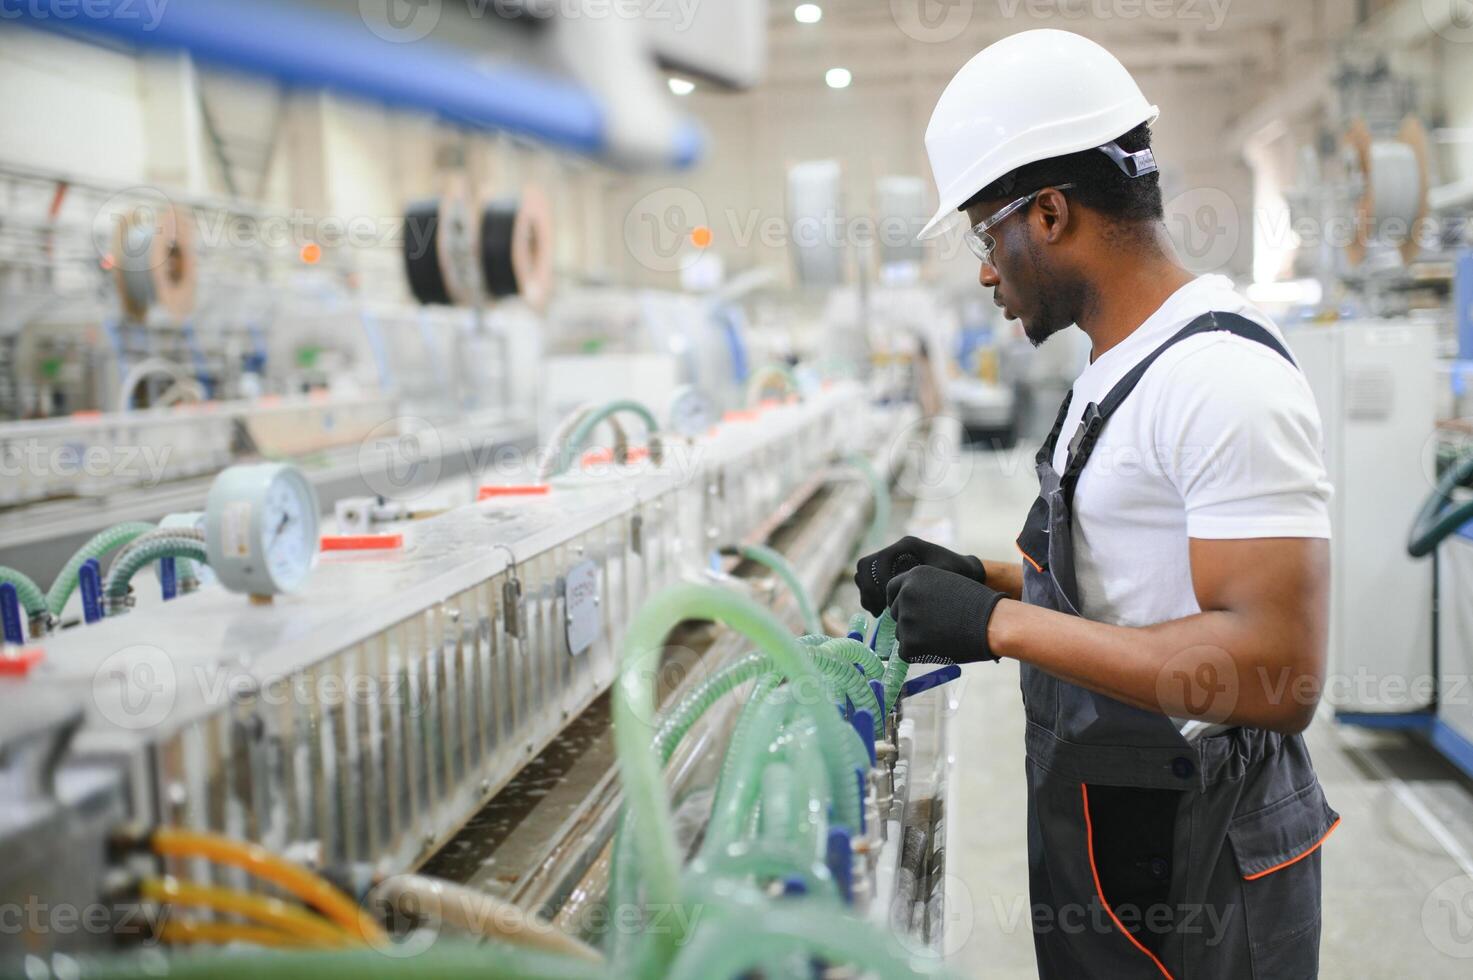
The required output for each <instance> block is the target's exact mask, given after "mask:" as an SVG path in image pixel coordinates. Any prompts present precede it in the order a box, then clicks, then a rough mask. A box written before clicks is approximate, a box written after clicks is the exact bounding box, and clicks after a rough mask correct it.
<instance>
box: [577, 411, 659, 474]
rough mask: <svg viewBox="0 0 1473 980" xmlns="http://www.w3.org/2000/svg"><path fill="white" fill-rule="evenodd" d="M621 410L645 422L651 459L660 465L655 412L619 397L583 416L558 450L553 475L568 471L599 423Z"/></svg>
mask: <svg viewBox="0 0 1473 980" xmlns="http://www.w3.org/2000/svg"><path fill="white" fill-rule="evenodd" d="M620 412H630V413H633V414H634V415H638V416H639V418H640V420H641V421H643V422H644V425H645V431H646V432H648V433H649V440H650V460H651V461H652V462H654V464H655V465H656V466H658V465H659V464H660V457H661V447H660V441H659V436H658V433H659V431H660V423H659V421H658V420H657V419H656V418H655V413H653V412H651V411H650V410H649V409H648V408H646V407H645V406H644V405H642V404H641V403H639V402H637V401H632V400H629V399H618V400H615V401H611V402H609V403H608V404H607V405H605V406H604V407H603V408H600V409H599V410H598V411H596V412H591V413H589V414H588V415H586V416H584V417H583V419H582V421H580V422H579V423H578V425H577V427H575V428H574V429H573V434H572V435H571V436H569V437H568V441H567V442H566V443H565V444H564V445H563V446H562V448H561V449H560V450H559V451H558V455H557V460H556V462H555V463H554V465H553V468H552V473H551V475H552V476H558V475H559V474H562V473H564V472H566V471H567V469H568V467H570V466H572V465H573V461H574V460H575V459H577V458H578V452H579V450H581V449H582V448H583V447H584V445H585V444H587V442H588V438H589V437H590V436H592V435H593V430H594V429H596V428H598V425H599V423H600V422H602V421H603V420H604V419H606V418H608V417H609V416H611V415H614V414H617V413H620Z"/></svg>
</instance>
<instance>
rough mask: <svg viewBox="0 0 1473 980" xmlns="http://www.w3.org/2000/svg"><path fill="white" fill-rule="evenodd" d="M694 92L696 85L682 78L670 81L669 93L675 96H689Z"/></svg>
mask: <svg viewBox="0 0 1473 980" xmlns="http://www.w3.org/2000/svg"><path fill="white" fill-rule="evenodd" d="M695 90H696V83H695V82H692V81H690V80H688V79H684V78H672V79H670V91H672V92H674V93H675V94H676V95H690V94H691V93H692V92H694V91H695Z"/></svg>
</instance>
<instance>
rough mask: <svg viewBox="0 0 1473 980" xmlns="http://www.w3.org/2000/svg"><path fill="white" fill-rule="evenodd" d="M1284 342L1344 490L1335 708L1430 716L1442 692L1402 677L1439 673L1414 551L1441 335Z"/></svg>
mask: <svg viewBox="0 0 1473 980" xmlns="http://www.w3.org/2000/svg"><path fill="white" fill-rule="evenodd" d="M1284 334H1285V338H1286V339H1287V340H1288V342H1289V346H1290V348H1291V350H1292V351H1293V353H1294V357H1295V359H1296V360H1297V361H1298V362H1299V366H1300V368H1301V369H1302V370H1303V372H1304V375H1305V377H1306V379H1307V380H1308V381H1309V384H1310V387H1311V389H1312V390H1313V391H1314V395H1315V401H1316V403H1317V404H1318V405H1319V410H1320V422H1321V425H1322V427H1323V428H1322V431H1323V433H1324V439H1325V447H1324V449H1325V462H1326V465H1327V468H1328V470H1329V475H1330V482H1331V483H1332V484H1333V486H1334V488H1335V494H1334V497H1333V498H1332V500H1331V504H1330V517H1331V525H1332V528H1333V533H1334V547H1333V549H1332V567H1331V593H1330V610H1331V615H1330V623H1331V627H1330V650H1331V660H1330V684H1329V686H1328V687H1327V689H1326V691H1325V695H1326V699H1327V700H1328V701H1329V703H1330V704H1331V705H1333V706H1334V708H1335V710H1336V712H1337V714H1338V716H1339V717H1340V718H1341V719H1342V720H1346V721H1358V720H1362V716H1368V715H1383V714H1385V715H1390V714H1398V713H1403V712H1409V711H1420V710H1422V709H1425V708H1426V707H1428V705H1429V704H1430V703H1431V702H1430V700H1429V699H1430V697H1431V694H1432V692H1431V690H1430V687H1431V685H1430V684H1401V683H1396V679H1397V678H1426V679H1430V677H1431V674H1432V653H1431V651H1432V632H1431V631H1432V623H1431V620H1430V618H1429V617H1428V615H1427V610H1428V609H1430V608H1431V603H1432V571H1431V569H1430V568H1429V567H1427V565H1426V564H1424V563H1419V562H1416V561H1414V560H1413V559H1411V558H1410V557H1408V556H1407V554H1406V547H1405V545H1406V528H1407V526H1408V524H1409V523H1410V521H1411V519H1412V516H1413V515H1414V514H1415V513H1416V510H1417V507H1418V506H1419V505H1420V503H1421V500H1422V498H1423V496H1424V495H1425V492H1426V489H1427V476H1426V474H1427V473H1429V472H1431V469H1430V467H1431V453H1432V443H1431V441H1430V440H1429V434H1430V433H1431V432H1432V431H1433V422H1434V421H1435V413H1434V403H1435V393H1434V389H1433V386H1432V384H1431V378H1432V375H1433V373H1434V364H1435V359H1434V353H1435V343H1436V325H1435V323H1432V322H1426V321H1415V320H1406V319H1402V320H1366V321H1355V322H1337V323H1327V324H1308V325H1302V326H1296V327H1293V328H1290V329H1288V330H1286V331H1285V332H1284ZM1371 720H1374V719H1371Z"/></svg>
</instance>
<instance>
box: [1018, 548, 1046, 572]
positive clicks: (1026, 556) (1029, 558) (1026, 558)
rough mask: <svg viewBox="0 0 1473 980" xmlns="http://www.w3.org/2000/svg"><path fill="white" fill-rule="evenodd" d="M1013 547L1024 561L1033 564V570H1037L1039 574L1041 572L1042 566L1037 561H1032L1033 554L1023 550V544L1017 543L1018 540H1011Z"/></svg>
mask: <svg viewBox="0 0 1473 980" xmlns="http://www.w3.org/2000/svg"><path fill="white" fill-rule="evenodd" d="M1013 547H1014V548H1017V549H1018V554H1020V555H1022V556H1023V560H1024V561H1026V562H1027V563H1028V564H1030V565H1032V566H1033V570H1034V571H1035V572H1038V573H1039V574H1043V566H1042V565H1040V564H1039V563H1038V562H1036V561H1034V560H1033V556H1032V555H1030V554H1028V552H1026V551H1024V550H1023V546H1022V545H1021V544H1019V543H1018V542H1016V541H1014V542H1013Z"/></svg>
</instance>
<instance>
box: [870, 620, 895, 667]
mask: <svg viewBox="0 0 1473 980" xmlns="http://www.w3.org/2000/svg"><path fill="white" fill-rule="evenodd" d="M895 647H896V643H895V617H893V616H891V615H890V610H888V609H886V610H885V611H884V612H882V613H880V618H879V619H878V620H877V621H876V622H875V655H876V656H878V657H879V658H880V659H881V660H889V659H890V658H891V657H893V656H894V655H895Z"/></svg>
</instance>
